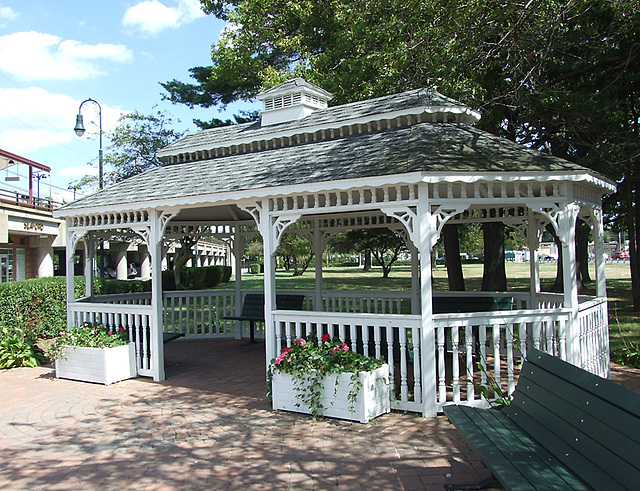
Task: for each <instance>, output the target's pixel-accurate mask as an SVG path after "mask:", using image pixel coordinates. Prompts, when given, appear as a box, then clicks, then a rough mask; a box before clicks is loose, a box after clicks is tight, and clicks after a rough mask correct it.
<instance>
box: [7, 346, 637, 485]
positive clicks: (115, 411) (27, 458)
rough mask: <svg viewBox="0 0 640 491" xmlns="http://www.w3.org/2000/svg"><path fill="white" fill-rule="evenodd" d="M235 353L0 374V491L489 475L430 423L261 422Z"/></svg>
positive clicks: (214, 351)
mask: <svg viewBox="0 0 640 491" xmlns="http://www.w3.org/2000/svg"><path fill="white" fill-rule="evenodd" d="M241 344H242V341H236V340H211V341H187V340H180V341H175V342H172V343H170V344H168V345H167V346H166V365H167V369H166V370H167V380H166V381H165V382H162V383H154V382H151V381H149V380H147V379H142V378H140V379H135V380H128V381H125V382H121V383H118V384H114V385H111V386H101V385H95V384H87V383H81V382H73V381H68V380H59V379H55V378H54V377H53V370H52V369H51V368H46V367H42V368H21V369H13V370H8V371H2V372H0V394H1V396H0V397H1V401H2V402H1V405H0V461H1V462H2V464H1V465H0V488H2V489H47V490H50V489H51V490H57V489H82V490H87V489H163V490H164V489H167V490H170V489H242V488H251V489H349V490H352V489H367V490H376V489H380V490H393V489H443V485H444V484H451V483H457V484H460V483H474V482H478V481H480V480H482V479H484V478H486V477H488V476H489V473H488V471H487V469H486V468H485V467H484V465H483V464H482V463H481V462H480V461H479V460H478V459H477V457H476V456H475V455H474V454H473V452H472V451H471V450H470V449H469V447H468V446H467V445H466V444H465V443H464V441H463V440H462V437H461V435H460V434H459V433H458V432H457V431H456V430H455V428H454V427H453V426H452V425H450V424H449V423H448V422H447V420H446V419H445V418H444V417H438V418H433V419H422V418H420V417H417V416H416V415H412V414H402V413H392V414H388V415H385V416H382V417H380V418H378V420H376V421H374V422H371V423H369V424H366V425H362V424H359V423H349V422H344V421H337V420H320V421H313V420H312V419H311V418H310V417H308V416H304V415H297V414H292V413H285V412H278V413H273V412H272V411H270V409H269V406H268V403H267V399H266V397H265V395H264V346H263V345H262V344H258V345H253V346H241ZM638 372H639V373H640V371H638ZM632 375H635V379H636V381H640V377H638V373H635V374H633V373H632ZM619 380H633V377H629V374H628V373H627V374H626V375H625V374H623V375H622V376H621V378H620V379H619Z"/></svg>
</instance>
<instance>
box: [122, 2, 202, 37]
mask: <svg viewBox="0 0 640 491" xmlns="http://www.w3.org/2000/svg"><path fill="white" fill-rule="evenodd" d="M204 15H205V13H204V12H203V11H202V9H201V4H200V2H199V0H177V6H175V7H167V6H166V5H165V4H164V3H162V2H160V1H159V0H145V1H143V2H140V3H137V4H136V5H134V6H133V7H129V8H128V9H127V11H126V12H125V13H124V16H123V17H122V25H123V26H124V27H125V28H126V29H127V30H129V31H133V32H139V33H141V34H142V35H144V36H157V35H158V34H159V33H160V32H162V31H164V30H165V29H175V28H177V27H180V26H182V25H184V24H188V23H190V22H193V21H194V20H196V19H198V18H199V17H204Z"/></svg>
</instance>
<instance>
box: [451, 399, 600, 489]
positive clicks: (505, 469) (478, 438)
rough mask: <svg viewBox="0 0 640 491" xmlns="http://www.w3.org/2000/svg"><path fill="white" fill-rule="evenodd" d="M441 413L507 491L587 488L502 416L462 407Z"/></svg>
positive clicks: (498, 413) (454, 407)
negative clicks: (459, 432) (464, 438)
mask: <svg viewBox="0 0 640 491" xmlns="http://www.w3.org/2000/svg"><path fill="white" fill-rule="evenodd" d="M444 412H445V414H446V415H447V417H448V418H449V420H450V421H451V422H452V423H453V424H455V426H456V427H458V428H459V429H460V430H461V432H462V434H463V435H465V437H466V438H467V440H468V441H469V443H470V445H471V446H472V447H473V448H474V450H476V452H478V454H479V455H480V456H481V457H482V458H483V460H484V461H485V462H486V464H487V466H488V467H489V469H490V470H491V471H492V473H493V474H494V475H495V476H496V478H497V479H498V480H499V481H500V483H501V484H502V485H503V486H504V487H505V488H506V489H518V490H526V489H544V490H547V489H574V490H587V489H590V488H589V487H588V486H586V485H585V484H584V483H583V482H582V481H581V480H580V479H579V478H578V477H577V476H575V475H573V474H572V473H571V472H569V471H568V470H567V469H566V468H565V467H564V466H563V465H562V464H561V463H560V462H559V461H558V460H557V459H555V458H554V457H553V456H552V455H551V454H549V453H548V452H547V451H546V450H545V449H544V448H543V447H541V446H540V445H539V444H538V443H537V442H535V441H534V440H533V439H532V438H531V437H529V435H527V434H526V433H525V432H524V431H523V430H522V429H520V428H518V426H516V425H515V424H514V423H513V422H512V421H510V420H509V419H508V418H507V417H506V416H505V414H504V413H502V412H500V411H491V410H485V409H478V408H471V407H465V406H445V408H444Z"/></svg>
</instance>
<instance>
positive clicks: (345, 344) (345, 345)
mask: <svg viewBox="0 0 640 491" xmlns="http://www.w3.org/2000/svg"><path fill="white" fill-rule="evenodd" d="M342 349H343V350H344V351H349V346H347V343H344V344H343V345H342Z"/></svg>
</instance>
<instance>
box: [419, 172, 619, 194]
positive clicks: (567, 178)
mask: <svg viewBox="0 0 640 491" xmlns="http://www.w3.org/2000/svg"><path fill="white" fill-rule="evenodd" d="M422 180H423V181H424V182H428V183H431V184H435V183H440V182H452V181H456V182H466V183H474V182H480V181H498V182H500V181H503V182H515V181H538V182H549V181H560V182H563V181H564V182H582V183H588V184H593V185H594V186H598V187H600V188H602V189H603V190H604V191H605V193H615V192H616V189H617V187H616V185H615V184H614V183H613V182H611V181H609V180H605V179H600V178H599V177H596V176H594V175H593V174H591V173H589V172H578V171H576V172H574V173H566V172H559V171H558V172H517V173H515V172H510V173H508V174H504V173H499V172H485V173H482V174H473V173H470V172H447V173H431V172H429V173H424V177H423V179H422Z"/></svg>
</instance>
